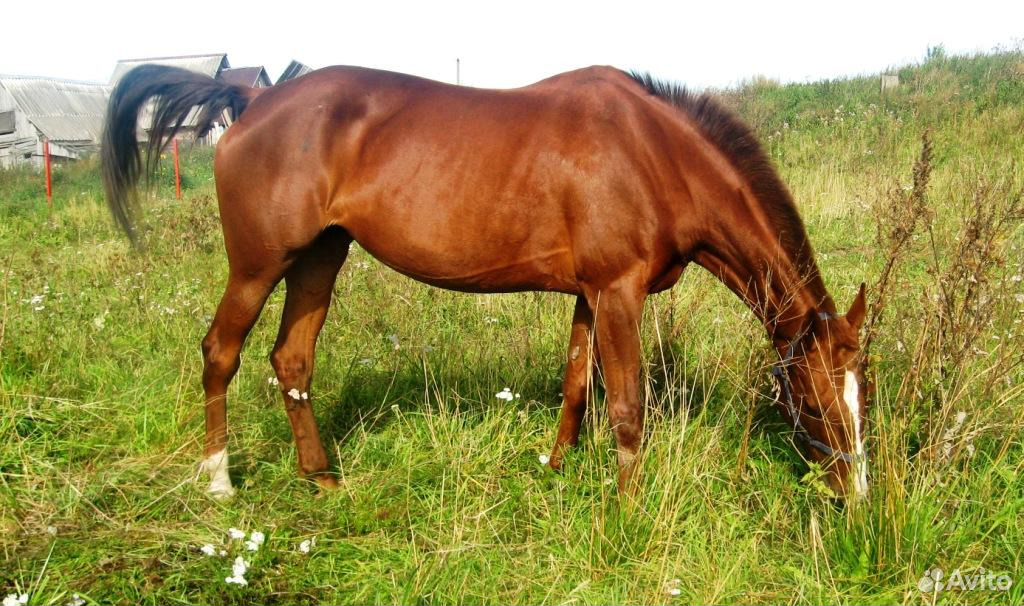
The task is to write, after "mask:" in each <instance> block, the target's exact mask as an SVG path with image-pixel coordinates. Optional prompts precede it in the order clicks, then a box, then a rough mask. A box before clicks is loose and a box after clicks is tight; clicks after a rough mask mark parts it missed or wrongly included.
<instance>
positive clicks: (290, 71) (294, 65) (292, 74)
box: [275, 60, 313, 84]
mask: <svg viewBox="0 0 1024 606" xmlns="http://www.w3.org/2000/svg"><path fill="white" fill-rule="evenodd" d="M311 71H313V68H312V67H310V66H308V65H305V64H303V63H299V62H298V61H295V60H292V62H291V63H289V64H288V67H286V68H284V71H283V72H281V75H280V76H278V77H277V82H276V83H275V84H280V83H282V82H286V81H288V80H291V79H293V78H298V77H299V76H304V75H306V74H308V73H309V72H311Z"/></svg>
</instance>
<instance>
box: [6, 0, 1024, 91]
mask: <svg viewBox="0 0 1024 606" xmlns="http://www.w3.org/2000/svg"><path fill="white" fill-rule="evenodd" d="M4 5H5V6H4V9H3V11H2V13H3V23H0V32H3V34H2V36H0V40H3V44H0V47H2V48H3V49H4V50H3V51H2V52H0V74H16V75H34V76H51V77H62V78H72V79H78V80H92V81H99V82H106V81H107V80H108V79H109V78H110V74H111V72H112V71H113V69H114V64H115V62H116V61H117V60H118V59H129V58H139V57H158V56H168V55H187V54H203V53H221V52H223V53H227V54H228V60H229V61H230V63H231V65H232V66H233V67H244V66H248V65H264V66H266V68H267V71H268V73H269V75H270V77H271V79H272V80H275V79H276V78H277V76H278V75H279V74H280V73H281V71H282V70H283V69H284V67H285V66H286V65H287V64H288V62H289V61H290V60H291V59H297V60H299V61H302V62H303V63H306V64H307V65H310V66H311V67H324V66H327V65H337V64H346V65H362V66H367V67H375V68H381V69H390V70H395V71H400V72H405V73H411V74H416V75H419V76H424V77H428V78H433V79H436V80H443V81H447V82H454V81H455V79H456V59H459V62H460V74H461V82H462V83H463V84H468V85H472V86H483V87H498V88H505V87H514V86H523V85H526V84H529V83H531V82H535V81H537V80H540V79H542V78H545V77H547V76H550V75H552V74H556V73H559V72H563V71H567V70H570V69H574V68H578V67H584V66H587V65H594V64H607V65H614V66H616V67H620V68H624V69H640V70H644V71H650V72H651V73H653V74H654V75H656V76H658V77H661V78H665V79H670V80H675V81H678V82H682V83H684V84H687V85H690V86H694V87H709V86H714V87H726V86H730V85H735V84H737V83H739V82H741V81H743V80H744V79H749V78H751V77H755V76H766V77H769V78H773V79H776V80H779V81H782V82H803V81H812V80H819V79H823V78H836V77H842V76H852V75H859V74H873V73H878V72H880V71H882V70H885V69H887V68H890V67H895V66H900V65H904V64H908V63H914V62H918V61H920V60H921V59H922V58H923V57H924V55H925V52H926V51H927V49H928V48H929V47H933V46H937V45H942V46H943V47H944V48H945V49H946V52H947V53H949V54H959V53H971V52H978V51H989V50H992V49H993V48H995V47H997V46H998V47H1003V48H1014V47H1017V48H1019V47H1021V46H1024V1H1022V0H1014V1H1010V0H1003V1H999V2H997V1H991V0H974V1H972V2H964V1H963V0H959V1H958V2H943V1H941V0H936V1H931V2H920V1H917V0H914V1H910V2H901V1H899V0H888V1H885V2H880V1H876V0H860V1H857V2H850V1H844V2H836V1H831V2H829V1H822V0H819V1H817V2H795V1H794V2H779V1H774V0H769V1H761V2H734V1H731V0H722V1H719V2H716V1H714V0H702V1H700V2H646V1H626V0H619V1H618V2H614V3H613V2H602V1H599V0H593V1H589V2H575V1H574V2H560V1H558V0H547V1H535V0H504V1H502V2H493V3H492V2H484V1H482V0H481V1H477V2H445V1H442V0H430V1H421V2H387V1H379V2H378V1H374V0H363V1H362V2H358V3H350V2H345V1H341V0H335V1H327V2H310V1H307V0H289V1H288V2H280V3H276V4H273V5H271V4H265V5H261V4H260V3H258V2H254V1H252V0H250V1H248V2H238V1H235V0H217V1H215V2H209V1H205V2H204V1H196V0H173V1H165V2H144V1H143V2H138V1H134V2H123V1H120V0H116V1H113V2H83V1H82V0H74V1H68V0H47V2H45V3H43V2H38V1H36V2H30V1H27V0H7V2H4Z"/></svg>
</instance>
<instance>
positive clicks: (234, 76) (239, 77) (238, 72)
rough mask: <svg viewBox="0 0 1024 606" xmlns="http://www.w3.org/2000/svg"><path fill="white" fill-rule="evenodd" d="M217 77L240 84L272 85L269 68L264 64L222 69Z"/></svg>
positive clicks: (229, 82)
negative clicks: (268, 72)
mask: <svg viewBox="0 0 1024 606" xmlns="http://www.w3.org/2000/svg"><path fill="white" fill-rule="evenodd" d="M217 79H218V80H220V81H222V82H226V83H227V84H237V85H239V86H250V87H258V86H270V77H269V76H267V70H265V69H263V66H262V65H261V66H257V67H234V68H231V69H222V70H221V71H220V75H218V76H217Z"/></svg>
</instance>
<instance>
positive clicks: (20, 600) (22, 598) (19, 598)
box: [4, 593, 28, 606]
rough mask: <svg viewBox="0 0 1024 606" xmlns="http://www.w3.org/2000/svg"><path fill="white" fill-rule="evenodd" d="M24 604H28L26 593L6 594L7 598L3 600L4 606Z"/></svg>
mask: <svg viewBox="0 0 1024 606" xmlns="http://www.w3.org/2000/svg"><path fill="white" fill-rule="evenodd" d="M24 604H28V594H27V593H23V594H21V595H17V594H13V593H9V594H7V597H6V598H4V606H19V605H24Z"/></svg>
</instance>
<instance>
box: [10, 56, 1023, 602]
mask: <svg viewBox="0 0 1024 606" xmlns="http://www.w3.org/2000/svg"><path fill="white" fill-rule="evenodd" d="M898 73H899V75H900V79H901V85H900V87H899V88H898V89H896V90H894V91H889V92H887V93H886V94H885V95H884V96H883V95H882V94H881V93H880V92H879V88H878V79H877V78H875V77H872V78H860V79H849V80H836V81H828V82H819V83H813V84H802V85H790V86H779V85H776V84H773V83H771V82H765V81H755V82H752V83H751V84H749V85H747V86H745V87H743V88H742V89H740V90H737V91H729V92H727V93H725V96H726V100H727V102H728V103H729V104H731V105H732V106H733V107H735V108H736V109H737V111H739V112H740V113H741V114H742V115H744V116H745V117H746V118H747V119H748V120H750V121H751V123H753V124H754V125H755V127H756V128H757V129H758V131H759V132H760V134H761V135H762V138H763V141H764V143H765V145H766V147H767V148H768V149H769V150H770V151H771V154H772V156H773V157H774V158H775V160H776V162H777V164H778V166H779V169H780V172H781V173H782V175H783V179H784V180H785V181H786V182H787V183H788V184H789V185H790V187H791V189H792V190H793V192H794V195H795V197H796V199H797V201H798V204H799V206H800V209H801V212H802V214H803V216H804V218H805V221H806V222H807V224H808V229H809V231H810V233H811V238H812V241H813V242H814V245H815V247H816V250H817V253H818V260H819V263H820V265H821V266H822V269H823V271H824V274H825V278H826V283H827V284H828V286H829V288H830V289H831V291H832V293H833V294H834V295H835V297H836V299H837V301H838V303H839V304H840V306H841V307H844V306H846V305H849V303H850V301H851V300H852V298H853V296H854V294H855V292H856V288H857V287H858V285H859V284H860V282H861V281H867V282H868V284H869V285H870V287H871V290H870V298H871V300H872V302H873V304H874V307H873V310H872V312H873V320H872V322H873V325H872V328H871V334H872V336H873V343H872V345H871V353H872V358H873V362H874V366H873V368H874V373H873V374H874V381H875V385H876V393H875V397H874V399H873V407H872V410H871V426H870V430H869V431H870V437H869V443H868V448H869V450H870V452H871V454H872V462H871V475H872V482H873V487H872V492H871V494H870V497H869V499H868V500H867V501H866V502H863V503H860V504H858V505H857V506H853V507H848V508H844V507H837V506H836V505H835V503H834V502H833V501H832V500H831V499H830V498H829V497H828V494H827V490H826V489H825V488H824V486H823V485H822V483H821V482H820V480H819V475H818V473H817V472H816V471H815V470H814V469H811V468H808V466H807V465H806V464H805V463H804V462H803V460H802V459H801V457H800V456H799V454H797V452H796V451H795V450H794V449H793V447H792V441H791V437H790V434H789V431H788V430H787V426H786V424H785V423H784V421H783V420H782V419H781V417H780V416H779V415H778V413H777V412H775V410H774V409H773V408H772V407H771V396H770V394H771V383H770V375H769V373H768V370H767V369H768V366H769V365H770V364H771V362H772V357H771V353H770V352H769V348H768V345H767V341H766V339H765V337H764V335H763V329H762V328H761V327H760V326H759V325H758V323H757V322H756V320H755V319H754V318H753V316H752V315H751V314H750V312H749V311H748V310H747V309H746V308H745V307H744V306H743V305H742V304H741V303H740V302H739V301H737V300H736V299H735V298H734V297H733V296H732V295H731V294H730V293H729V292H728V291H727V290H726V289H725V288H724V287H723V286H721V285H720V284H718V283H717V282H716V281H715V280H714V279H713V278H711V277H710V276H709V275H707V274H706V273H704V272H702V271H701V270H699V269H697V268H694V269H691V270H689V271H687V273H686V274H685V275H684V277H683V279H682V281H681V282H680V284H679V285H678V286H677V287H676V288H675V289H673V290H672V291H671V292H668V293H664V294H662V295H658V296H655V297H653V298H652V299H651V301H650V302H649V304H648V308H647V314H646V316H645V325H644V346H645V350H646V352H647V354H646V365H645V369H644V370H645V379H646V382H647V386H648V390H647V400H648V406H649V411H650V413H649V417H648V423H647V428H648V436H647V448H646V451H645V456H644V460H643V467H644V475H643V478H644V479H643V486H642V488H641V490H640V496H639V505H638V507H637V508H636V509H635V510H634V511H632V512H631V513H628V514H627V513H623V512H622V511H620V508H619V501H618V499H617V498H616V495H615V490H614V487H613V485H612V479H613V478H614V477H615V472H616V469H615V463H614V453H613V452H612V448H613V443H612V438H611V435H610V432H609V431H608V428H607V426H606V418H605V415H604V410H603V403H602V402H600V401H598V402H597V403H596V405H595V406H594V407H592V410H593V411H595V413H596V414H591V415H590V417H589V419H590V420H589V421H588V430H587V431H586V432H585V437H584V439H583V442H582V445H581V448H579V449H578V450H577V451H575V452H574V453H572V454H571V456H570V457H569V458H568V460H567V465H566V471H565V473H564V474H562V475H556V474H553V473H551V472H550V471H549V470H548V469H547V468H546V467H544V466H543V465H541V463H540V462H539V460H538V456H539V455H541V454H546V453H547V452H548V451H549V448H550V446H551V443H552V441H553V439H554V434H555V429H556V424H557V413H558V407H559V406H560V397H559V392H560V389H561V373H562V370H563V368H564V360H563V357H564V349H565V344H566V342H567V339H568V328H569V326H568V324H569V319H570V316H571V310H572V302H571V301H570V300H569V299H568V298H566V297H561V296H558V295H549V294H522V295H493V296H469V295H462V294H455V293H450V292H446V291H441V290H436V289H431V288H429V287H426V286H423V285H420V284H418V283H415V282H413V281H411V280H408V279H406V278H404V277H401V276H399V275H397V274H395V273H394V272H392V271H390V270H388V269H387V268H385V267H383V266H382V265H380V264H379V263H377V262H376V261H374V260H373V259H372V258H371V257H369V256H368V255H367V254H366V253H365V252H363V251H362V250H359V249H355V250H354V251H353V253H352V254H351V255H350V257H349V261H348V262H347V264H346V265H345V267H344V269H343V270H342V275H341V277H340V279H339V281H338V285H337V287H336V297H335V300H334V303H333V305H332V310H331V315H330V317H329V319H328V323H327V326H326V327H325V329H324V332H323V335H322V336H321V340H320V348H319V351H318V356H317V374H316V378H315V380H314V387H315V398H316V402H317V404H316V408H317V411H318V417H319V420H320V424H321V428H322V431H323V433H324V435H325V440H326V443H327V444H328V449H329V451H330V455H331V457H332V464H333V465H334V466H335V468H336V469H337V470H339V472H340V476H341V477H340V480H341V489H340V490H338V491H337V492H334V493H330V494H325V495H316V493H315V491H314V490H313V489H312V487H311V486H310V484H309V483H307V482H305V481H303V480H301V479H299V478H297V477H296V474H295V469H296V467H297V465H296V460H295V454H294V448H293V446H292V443H291V431H290V428H289V426H288V422H287V419H286V416H285V414H284V411H283V410H282V406H281V401H280V396H279V395H278V393H277V390H276V389H275V388H273V387H272V386H270V385H268V378H269V377H270V376H271V374H272V370H271V368H270V364H269V362H268V355H269V353H270V349H271V347H272V345H273V339H274V336H275V334H276V330H277V322H278V320H279V318H280V313H281V308H282V304H283V292H282V291H281V290H280V289H279V291H278V292H276V293H275V294H274V295H273V297H272V298H271V300H270V301H269V303H268V305H267V308H266V310H265V311H264V314H263V317H262V319H261V320H260V322H259V324H258V325H257V327H256V329H255V330H254V332H253V334H252V336H251V337H250V340H249V343H248V346H247V348H246V350H245V352H244V353H243V365H242V369H241V371H240V373H239V375H238V376H237V378H236V379H235V381H234V383H233V384H232V388H231V392H230V397H231V400H230V405H229V411H230V412H229V422H230V431H231V440H232V442H231V444H232V445H231V449H232V475H233V477H234V479H235V482H236V485H237V486H238V487H239V488H240V491H239V494H238V496H236V497H235V499H234V500H232V501H230V502H227V503H220V502H215V501H211V500H209V499H208V498H207V497H206V496H205V494H204V493H203V489H204V487H205V483H204V482H199V483H198V484H196V483H194V479H195V478H196V475H197V463H198V459H199V456H200V454H201V443H202V435H203V407H202V405H201V397H202V395H201V387H200V382H199V375H200V373H201V359H200V355H199V341H200V339H201V338H202V335H203V334H204V333H205V331H206V328H207V326H208V323H209V321H210V316H211V315H212V313H213V309H214V306H215V304H216V302H217V300H218V298H219V296H220V294H221V290H222V288H223V285H224V279H225V270H226V264H225V259H224V255H223V252H222V241H221V235H220V228H219V221H218V218H217V213H216V202H215V199H214V196H213V187H212V174H211V170H210V153H209V150H193V151H190V152H188V157H187V158H186V175H187V176H188V178H187V182H186V192H185V193H186V195H185V199H184V200H183V201H182V202H177V201H175V200H174V199H173V189H172V187H171V181H170V179H171V177H170V174H169V171H167V170H165V171H164V172H163V173H162V174H161V175H160V176H159V178H158V179H157V184H156V185H157V186H156V189H155V190H154V193H153V194H152V195H151V200H150V201H149V203H148V210H147V219H148V225H149V227H148V229H147V231H146V234H145V237H146V240H147V242H148V250H147V252H146V253H145V254H137V253H135V252H132V251H131V250H129V248H128V246H127V244H126V242H125V241H124V239H123V238H122V237H120V236H119V235H118V234H117V233H116V232H115V231H114V229H113V226H112V223H111V221H110V219H109V217H108V213H107V211H106V209H105V207H104V206H103V202H102V199H101V188H100V186H99V181H98V176H97V166H96V164H95V163H94V162H83V163H80V164H78V165H75V166H70V167H63V168H62V169H61V170H60V171H58V173H57V177H56V191H57V196H56V200H55V208H54V209H53V210H52V211H49V210H48V209H47V208H46V203H45V197H44V195H43V193H42V184H41V181H40V178H39V176H38V175H37V174H34V173H32V172H27V171H8V172H0V272H3V274H2V277H0V301H2V303H0V305H2V311H0V438H2V439H0V594H2V595H7V594H10V593H29V594H31V596H30V597H31V603H33V604H35V603H39V604H42V603H61V604H63V603H66V602H69V601H70V600H71V599H72V596H73V594H76V593H77V594H80V595H81V596H82V597H83V598H85V599H86V600H89V601H95V602H102V603H126V604H127V603H160V604H166V603H253V602H258V603H289V604H292V603H353V604H356V603H369V602H375V603H376V602H384V603H392V602H400V603H434V602H437V603H456V602H458V603H465V602H469V603H477V602H481V603H639V602H642V603H694V602H700V603H703V602H708V603H755V602H756V603H762V602H772V603H836V602H842V603H891V602H908V603H929V604H931V603H951V604H960V603H970V604H974V603H1021V602H1024V589H1022V588H1024V578H1022V576H1024V566H1022V561H1021V552H1022V546H1024V521H1022V520H1024V482H1022V480H1021V475H1022V473H1024V448H1022V444H1021V436H1022V435H1024V434H1022V431H1024V369H1022V366H1021V364H1022V362H1024V359H1022V354H1021V352H1022V350H1024V337H1022V336H1021V332H1022V330H1024V326H1022V321H1024V281H1022V278H1021V276H1022V275H1024V255H1022V254H1021V246H1022V245H1024V233H1022V229H1021V225H1022V221H1024V202H1022V200H1021V192H1022V189H1024V174H1022V172H1021V169H1020V164H1021V162H1022V160H1024V138H1022V137H1021V135H1020V133H1021V127H1022V125H1024V53H1022V52H1020V51H1013V52H1003V53H998V54H992V55H984V56H975V57H946V56H945V55H944V54H943V53H941V52H937V51H933V52H932V53H930V56H929V58H928V59H927V60H926V61H924V62H922V64H920V65H915V66H908V67H904V68H901V69H900V70H898ZM923 141H928V143H927V144H924V143H923ZM923 150H927V151H923ZM504 387H510V388H511V389H512V390H513V391H514V392H518V393H521V394H522V397H521V398H520V399H518V400H514V401H512V402H506V401H504V400H501V399H497V398H495V394H496V393H497V392H499V391H500V390H502V389H503V388H504ZM598 398H599V399H600V395H599V396H598ZM232 527H235V528H238V529H242V530H244V531H247V532H250V533H251V532H253V531H260V532H263V533H265V535H266V542H265V543H264V544H263V545H262V546H261V547H260V548H259V549H258V551H256V552H250V551H247V550H246V549H245V547H244V545H243V543H242V542H240V541H231V540H230V539H229V537H228V530H229V528H232ZM247 538H248V537H247ZM314 539H315V544H311V543H313V540H314ZM304 541H309V542H310V543H306V546H307V547H309V549H308V553H306V552H304V551H303V549H301V547H302V545H303V542H304ZM207 544H209V545H212V546H213V549H214V552H215V555H213V556H207V555H205V554H204V553H203V552H202V551H201V548H202V547H203V546H204V545H207ZM221 550H223V551H224V552H225V553H226V555H224V556H221V555H218V552H219V551H221ZM238 555H243V556H244V557H245V558H246V559H248V560H249V562H250V566H249V571H248V573H247V574H246V578H247V579H248V585H247V586H244V587H242V586H238V585H235V584H228V583H226V582H225V578H226V577H228V576H231V574H232V571H231V568H232V561H233V559H234V558H235V557H236V556H238ZM936 567H938V568H941V569H943V570H944V571H945V573H946V579H947V580H948V578H949V576H950V575H951V574H952V573H953V571H954V569H960V570H961V572H962V573H963V574H965V575H977V574H982V575H984V574H986V573H988V572H991V573H992V574H994V575H1002V574H1007V575H1009V576H1010V577H1012V578H1013V579H1014V583H1013V586H1012V587H1011V588H1010V589H1009V591H1008V592H1003V591H980V590H975V591H945V592H941V593H934V592H933V593H930V594H925V593H922V592H921V591H920V590H919V589H918V581H919V580H920V579H921V578H922V575H923V574H924V573H925V571H927V570H930V569H933V568H936ZM982 569H984V570H982Z"/></svg>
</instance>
